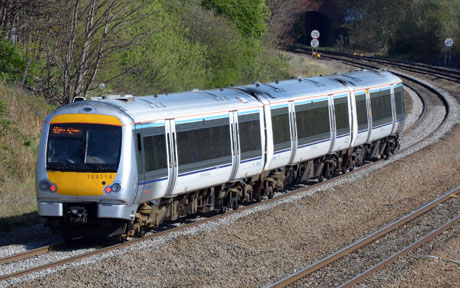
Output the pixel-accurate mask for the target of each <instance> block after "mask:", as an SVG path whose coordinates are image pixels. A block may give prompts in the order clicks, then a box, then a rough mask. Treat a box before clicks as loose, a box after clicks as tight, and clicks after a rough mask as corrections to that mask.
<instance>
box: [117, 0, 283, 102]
mask: <svg viewBox="0 0 460 288" xmlns="http://www.w3.org/2000/svg"><path fill="white" fill-rule="evenodd" d="M145 9H148V10H149V11H153V12H152V13H150V14H149V15H148V17H146V18H144V19H143V20H142V21H140V22H138V23H137V25H136V26H133V27H131V30H130V31H129V33H134V34H135V33H138V32H139V31H143V30H146V31H154V32H153V33H151V34H147V35H146V37H144V39H143V41H142V43H140V45H137V46H136V47H134V48H133V49H131V50H129V51H126V52H123V53H121V54H119V56H117V57H114V58H117V59H118V63H119V65H118V66H117V68H116V71H117V73H115V74H122V75H123V76H122V77H121V79H116V80H115V81H112V82H111V83H109V84H110V88H111V89H112V90H116V91H127V92H129V93H132V94H137V95H139V94H155V93H170V92H178V91H184V90H190V89H193V88H200V89H205V88H216V87H223V86H229V85H230V84H241V83H248V82H250V81H255V80H260V79H261V78H262V77H267V75H268V74H270V77H267V78H272V79H273V78H274V77H275V76H278V75H281V74H283V73H281V72H279V71H280V70H282V63H281V61H280V60H279V58H278V57H277V56H276V55H274V53H273V52H272V51H271V50H269V49H266V48H265V46H264V45H263V44H262V40H259V39H255V38H254V37H252V35H251V37H244V36H243V35H242V34H241V33H240V32H239V30H238V29H237V25H236V24H235V23H234V22H232V21H231V19H229V17H225V16H224V15H219V14H217V13H216V12H215V11H213V10H209V9H207V8H206V7H205V6H203V5H201V1H166V0H163V1H152V2H151V4H150V5H149V6H147V7H146V8H145ZM122 37H125V36H122ZM112 70H114V69H113V68H112Z"/></svg>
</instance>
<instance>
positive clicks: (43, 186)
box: [38, 179, 57, 193]
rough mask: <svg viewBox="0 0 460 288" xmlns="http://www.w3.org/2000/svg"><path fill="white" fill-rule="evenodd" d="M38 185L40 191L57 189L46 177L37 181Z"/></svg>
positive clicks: (54, 190)
mask: <svg viewBox="0 0 460 288" xmlns="http://www.w3.org/2000/svg"><path fill="white" fill-rule="evenodd" d="M38 187H39V188H40V190H42V191H48V192H53V193H54V192H56V191H57V185H56V184H53V183H51V182H50V181H49V180H48V179H42V180H40V182H39V183H38Z"/></svg>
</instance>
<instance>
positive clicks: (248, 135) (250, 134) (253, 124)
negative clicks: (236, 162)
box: [238, 114, 262, 160]
mask: <svg viewBox="0 0 460 288" xmlns="http://www.w3.org/2000/svg"><path fill="white" fill-rule="evenodd" d="M238 130H239V136H240V150H241V160H246V159H250V158H254V157H257V156H261V154H262V144H261V137H260V118H259V114H250V115H238Z"/></svg>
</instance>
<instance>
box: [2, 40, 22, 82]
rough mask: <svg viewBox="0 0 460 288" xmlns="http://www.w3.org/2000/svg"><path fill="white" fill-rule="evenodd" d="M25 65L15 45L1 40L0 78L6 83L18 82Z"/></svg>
mask: <svg viewBox="0 0 460 288" xmlns="http://www.w3.org/2000/svg"><path fill="white" fill-rule="evenodd" d="M25 68H26V63H25V62H24V60H23V59H22V57H21V55H20V53H19V50H18V49H17V48H16V46H15V45H13V44H11V43H10V42H8V41H6V40H3V39H1V40H0V77H1V78H2V80H5V81H8V82H16V81H20V80H21V78H22V75H23V73H24V70H25Z"/></svg>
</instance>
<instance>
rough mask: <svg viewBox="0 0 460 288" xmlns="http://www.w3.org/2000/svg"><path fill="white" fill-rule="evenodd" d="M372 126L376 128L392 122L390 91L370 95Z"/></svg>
mask: <svg viewBox="0 0 460 288" xmlns="http://www.w3.org/2000/svg"><path fill="white" fill-rule="evenodd" d="M371 107H372V126H373V127H376V126H379V125H382V124H386V123H389V122H391V121H392V119H393V117H392V112H391V94H390V90H389V89H387V90H383V91H380V92H374V93H371Z"/></svg>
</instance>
